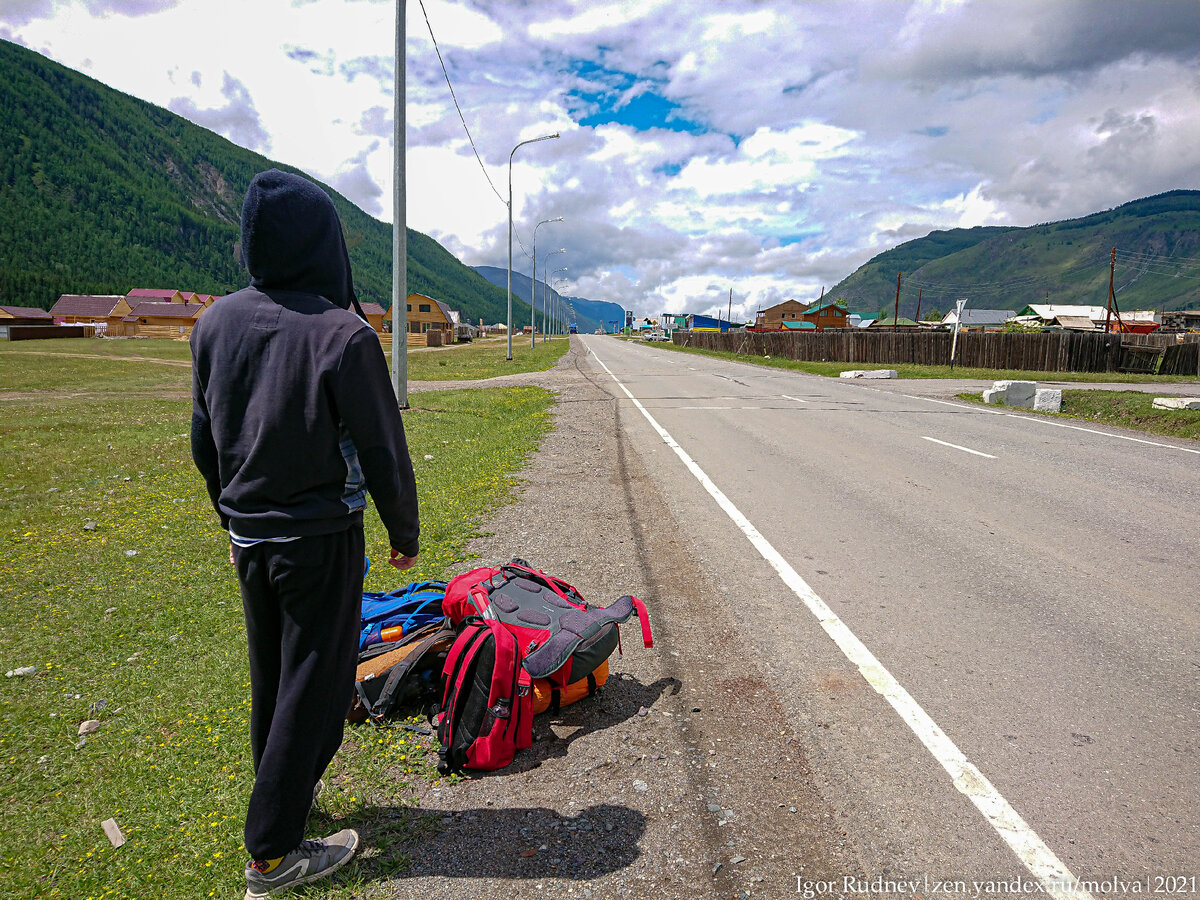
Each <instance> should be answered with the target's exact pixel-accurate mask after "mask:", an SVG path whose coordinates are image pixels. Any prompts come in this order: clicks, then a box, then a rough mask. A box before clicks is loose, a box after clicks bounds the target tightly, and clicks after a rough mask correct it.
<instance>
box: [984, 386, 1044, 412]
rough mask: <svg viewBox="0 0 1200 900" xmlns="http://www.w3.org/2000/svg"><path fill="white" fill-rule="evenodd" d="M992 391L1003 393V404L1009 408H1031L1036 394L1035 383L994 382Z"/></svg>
mask: <svg viewBox="0 0 1200 900" xmlns="http://www.w3.org/2000/svg"><path fill="white" fill-rule="evenodd" d="M992 390H994V391H1004V402H1005V403H1007V404H1008V405H1009V406H1023V407H1025V408H1026V409H1028V408H1029V407H1031V406H1033V398H1034V396H1035V395H1036V394H1037V382H1036V381H994V382H992Z"/></svg>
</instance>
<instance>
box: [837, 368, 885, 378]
mask: <svg viewBox="0 0 1200 900" xmlns="http://www.w3.org/2000/svg"><path fill="white" fill-rule="evenodd" d="M838 377H839V378H896V377H897V375H896V370H895V369H850V370H848V371H845V372H843V373H842V374H841V375H839V376H838Z"/></svg>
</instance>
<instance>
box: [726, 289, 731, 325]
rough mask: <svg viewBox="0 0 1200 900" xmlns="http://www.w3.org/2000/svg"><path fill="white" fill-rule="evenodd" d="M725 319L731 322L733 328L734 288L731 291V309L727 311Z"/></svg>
mask: <svg viewBox="0 0 1200 900" xmlns="http://www.w3.org/2000/svg"><path fill="white" fill-rule="evenodd" d="M725 318H726V320H727V321H728V322H729V325H730V327H732V326H733V288H730V289H729V308H728V309H727V310H726V311H725Z"/></svg>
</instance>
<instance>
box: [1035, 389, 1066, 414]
mask: <svg viewBox="0 0 1200 900" xmlns="http://www.w3.org/2000/svg"><path fill="white" fill-rule="evenodd" d="M1033 408H1034V409H1036V410H1038V411H1039V412H1062V391H1060V390H1059V389H1058V388H1038V389H1037V393H1035V394H1034V395H1033Z"/></svg>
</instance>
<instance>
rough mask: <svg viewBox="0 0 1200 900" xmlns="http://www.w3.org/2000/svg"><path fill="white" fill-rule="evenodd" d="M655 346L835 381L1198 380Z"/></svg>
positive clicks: (1194, 380)
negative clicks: (889, 375)
mask: <svg viewBox="0 0 1200 900" xmlns="http://www.w3.org/2000/svg"><path fill="white" fill-rule="evenodd" d="M654 346H656V347H666V348H667V349H669V350H676V351H679V352H680V353H697V354H700V355H702V356H714V357H716V358H718V359H728V360H732V361H733V362H744V363H750V364H752V365H758V366H768V367H771V368H776V369H789V370H791V371H795V372H807V373H809V374H810V375H825V376H828V377H831V378H837V377H838V375H840V374H841V373H842V372H848V371H851V370H855V369H867V370H869V369H895V370H896V375H897V377H899V378H963V379H967V378H971V379H976V378H977V379H982V380H986V381H1077V382H1091V383H1096V384H1165V383H1183V384H1187V383H1192V384H1200V378H1197V377H1196V376H1194V375H1191V376H1189V375H1137V374H1133V373H1130V372H1027V371H1022V370H1018V369H972V368H966V367H963V366H955V367H954V368H953V369H951V368H950V367H949V366H919V365H912V364H903V363H902V364H897V365H891V364H888V365H884V364H881V363H844V362H807V361H804V360H795V359H784V358H783V357H777V356H771V357H768V356H751V355H749V354H746V353H732V352H729V351H726V350H703V349H701V348H699V347H679V346H677V345H675V344H672V343H658V344H655V345H654Z"/></svg>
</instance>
